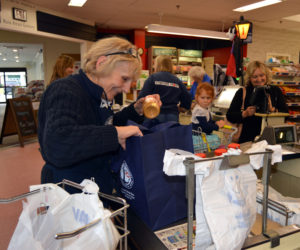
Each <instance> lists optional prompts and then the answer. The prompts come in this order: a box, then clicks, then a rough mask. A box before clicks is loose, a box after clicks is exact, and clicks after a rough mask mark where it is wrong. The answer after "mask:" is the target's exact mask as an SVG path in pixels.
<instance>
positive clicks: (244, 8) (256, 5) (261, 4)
mask: <svg viewBox="0 0 300 250" xmlns="http://www.w3.org/2000/svg"><path fill="white" fill-rule="evenodd" d="M280 2H282V0H264V1H260V2H257V3H253V4H249V5H245V6H242V7H240V8H237V9H233V11H237V12H246V11H249V10H254V9H258V8H262V7H265V6H268V5H272V4H276V3H280Z"/></svg>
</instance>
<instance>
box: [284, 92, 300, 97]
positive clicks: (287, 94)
mask: <svg viewBox="0 0 300 250" xmlns="http://www.w3.org/2000/svg"><path fill="white" fill-rule="evenodd" d="M285 95H286V96H300V92H285Z"/></svg>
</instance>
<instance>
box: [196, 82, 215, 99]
mask: <svg viewBox="0 0 300 250" xmlns="http://www.w3.org/2000/svg"><path fill="white" fill-rule="evenodd" d="M203 90H205V91H206V92H207V93H208V94H209V95H211V97H212V99H213V98H214V97H215V88H214V87H213V86H212V85H210V84H209V83H208V82H201V83H199V84H198V87H197V90H196V94H195V99H197V97H198V96H199V95H200V94H201V92H202V91H203Z"/></svg>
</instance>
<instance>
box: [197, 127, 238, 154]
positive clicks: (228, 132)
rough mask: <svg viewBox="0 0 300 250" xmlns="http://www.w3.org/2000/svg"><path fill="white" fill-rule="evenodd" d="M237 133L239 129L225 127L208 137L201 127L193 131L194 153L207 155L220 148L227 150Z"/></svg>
mask: <svg viewBox="0 0 300 250" xmlns="http://www.w3.org/2000/svg"><path fill="white" fill-rule="evenodd" d="M236 132H237V128H235V127H232V126H228V125H225V126H224V127H222V128H220V129H219V131H214V132H213V133H212V134H209V135H208V134H206V133H204V132H202V130H201V128H200V127H199V128H198V130H193V131H192V136H193V146H194V153H207V152H211V151H212V150H215V149H218V148H227V146H228V144H229V143H231V141H232V136H233V135H234V134H235V133H236Z"/></svg>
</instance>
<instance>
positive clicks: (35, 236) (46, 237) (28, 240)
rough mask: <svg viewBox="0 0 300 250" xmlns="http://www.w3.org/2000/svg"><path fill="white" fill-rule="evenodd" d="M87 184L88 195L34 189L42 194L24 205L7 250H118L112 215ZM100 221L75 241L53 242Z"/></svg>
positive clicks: (49, 187)
mask: <svg viewBox="0 0 300 250" xmlns="http://www.w3.org/2000/svg"><path fill="white" fill-rule="evenodd" d="M84 184H86V185H87V186H86V187H88V188H85V189H84V190H85V192H88V193H84V192H83V193H78V194H72V195H70V194H68V193H67V192H66V191H64V190H63V189H62V188H60V187H59V186H57V185H55V184H45V185H39V186H34V187H33V189H36V188H41V190H43V191H41V192H39V193H37V194H34V195H32V196H30V197H28V199H27V200H28V202H24V203H23V204H24V206H23V211H22V213H21V216H20V218H19V222H18V225H17V227H16V230H15V232H14V234H13V236H12V239H11V241H10V244H9V247H8V249H22V250H27V249H28V250H29V249H30V250H35V249H36V250H39V249H47V250H48V249H72V250H73V249H104V250H106V249H115V248H116V246H117V244H118V242H119V239H120V235H119V233H118V231H117V229H116V228H115V226H114V224H113V223H112V221H111V220H110V215H111V213H110V211H109V210H107V209H104V208H103V205H102V202H101V201H100V200H99V197H98V194H97V193H96V191H97V190H98V189H97V188H96V189H95V187H94V186H93V187H92V188H90V186H91V185H90V182H87V183H84ZM95 185H96V184H95ZM45 187H47V188H46V189H45V190H44V188H45ZM31 189H32V187H31ZM90 190H93V191H90ZM98 218H101V221H100V222H99V223H97V224H96V225H94V226H93V227H90V228H89V229H87V230H85V231H83V232H81V233H80V234H79V235H77V236H75V237H71V238H68V239H60V240H57V239H55V238H54V236H55V235H56V234H58V233H65V232H70V231H74V230H76V229H79V228H81V227H83V226H85V225H86V224H89V223H91V222H93V221H95V220H96V219H98Z"/></svg>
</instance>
